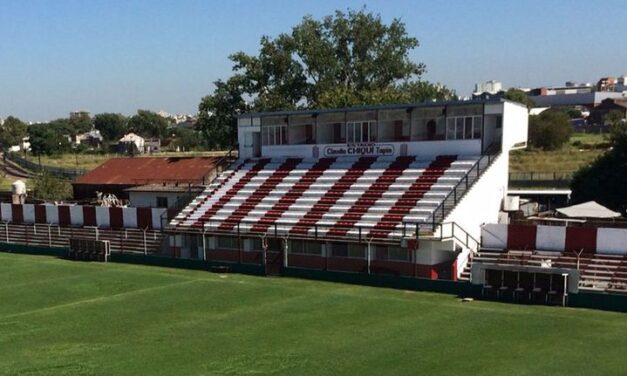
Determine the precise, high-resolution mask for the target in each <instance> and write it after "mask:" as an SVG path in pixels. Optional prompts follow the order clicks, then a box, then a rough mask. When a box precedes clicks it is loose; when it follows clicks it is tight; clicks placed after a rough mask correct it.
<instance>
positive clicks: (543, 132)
mask: <svg viewBox="0 0 627 376" xmlns="http://www.w3.org/2000/svg"><path fill="white" fill-rule="evenodd" d="M571 133H572V128H571V126H570V119H569V118H568V115H566V114H565V113H564V112H562V111H559V110H546V111H544V112H542V113H541V114H540V115H534V116H530V117H529V143H530V144H531V146H533V147H536V148H540V149H543V150H557V149H559V148H560V147H562V145H564V143H566V142H568V140H569V139H570V135H571Z"/></svg>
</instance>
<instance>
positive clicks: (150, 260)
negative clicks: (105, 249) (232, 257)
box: [111, 253, 265, 275]
mask: <svg viewBox="0 0 627 376" xmlns="http://www.w3.org/2000/svg"><path fill="white" fill-rule="evenodd" d="M111 261H112V262H121V263H127V264H141V265H152V266H164V267H168V268H179V269H193V270H209V271H210V270H212V269H213V268H217V267H224V268H228V269H229V271H230V272H233V273H242V274H252V275H265V269H264V267H263V266H260V265H249V264H235V263H228V262H216V261H204V260H192V259H179V258H172V257H166V256H155V255H138V254H131V253H112V254H111Z"/></svg>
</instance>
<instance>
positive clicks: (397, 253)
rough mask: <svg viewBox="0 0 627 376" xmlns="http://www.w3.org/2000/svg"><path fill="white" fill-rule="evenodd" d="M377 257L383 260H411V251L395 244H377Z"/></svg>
mask: <svg viewBox="0 0 627 376" xmlns="http://www.w3.org/2000/svg"><path fill="white" fill-rule="evenodd" d="M376 252H377V253H376V258H377V260H382V261H410V260H411V258H410V253H409V251H408V250H407V249H405V248H401V247H394V246H386V245H378V246H376Z"/></svg>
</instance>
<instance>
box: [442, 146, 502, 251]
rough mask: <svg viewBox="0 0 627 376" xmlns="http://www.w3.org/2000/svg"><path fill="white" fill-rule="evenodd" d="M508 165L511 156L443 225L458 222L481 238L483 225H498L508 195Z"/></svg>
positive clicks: (485, 175) (486, 174)
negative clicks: (502, 206)
mask: <svg viewBox="0 0 627 376" xmlns="http://www.w3.org/2000/svg"><path fill="white" fill-rule="evenodd" d="M508 166H509V155H508V154H507V153H502V154H500V155H499V156H498V158H497V160H496V161H494V162H493V163H492V165H491V166H490V168H489V169H488V170H487V171H486V172H484V173H483V175H482V176H481V178H480V179H479V180H478V181H476V182H475V184H474V185H473V186H472V187H471V188H470V190H469V191H468V192H467V193H466V195H465V196H464V198H463V199H462V200H461V202H460V203H458V204H457V207H455V209H453V211H452V212H450V213H449V215H448V216H447V217H446V218H445V219H444V221H443V222H444V223H447V222H455V223H457V224H458V225H459V226H460V227H461V228H462V229H464V231H466V232H467V233H469V234H470V235H471V236H472V237H474V238H475V239H479V237H480V236H481V225H483V224H485V223H497V222H498V215H499V211H500V210H501V205H502V202H503V198H504V197H505V195H506V194H507V178H508V175H507V172H508Z"/></svg>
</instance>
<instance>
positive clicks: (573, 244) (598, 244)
mask: <svg viewBox="0 0 627 376" xmlns="http://www.w3.org/2000/svg"><path fill="white" fill-rule="evenodd" d="M481 246H482V247H483V248H491V249H503V250H506V249H512V250H539V251H556V252H565V251H575V252H579V251H581V250H582V249H583V250H584V252H588V253H605V254H615V255H624V254H627V229H623V228H606V227H565V226H542V225H504V224H487V225H484V226H483V228H482V229H481Z"/></svg>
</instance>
